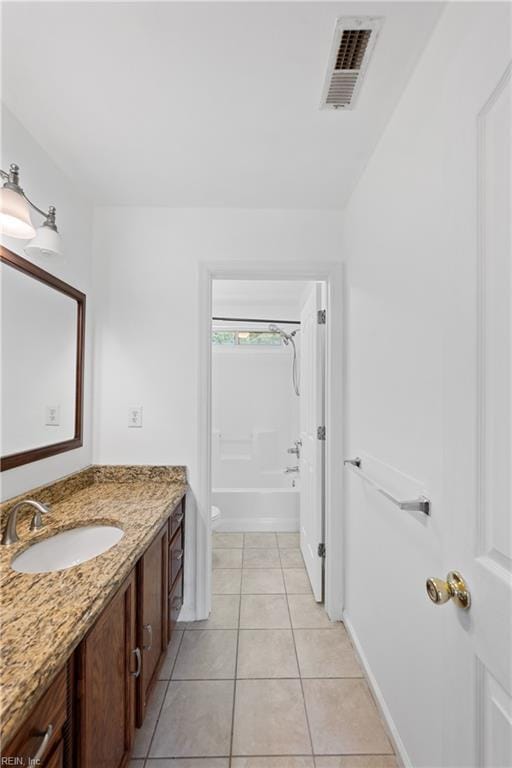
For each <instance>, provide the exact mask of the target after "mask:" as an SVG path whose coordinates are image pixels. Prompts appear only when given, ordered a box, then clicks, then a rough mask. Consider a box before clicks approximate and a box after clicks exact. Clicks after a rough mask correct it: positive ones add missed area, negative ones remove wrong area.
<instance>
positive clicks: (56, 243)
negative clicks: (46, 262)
mask: <svg viewBox="0 0 512 768" xmlns="http://www.w3.org/2000/svg"><path fill="white" fill-rule="evenodd" d="M24 250H25V253H26V254H27V256H62V240H61V239H60V235H59V233H58V232H56V231H55V230H54V229H52V228H51V227H48V226H46V225H45V224H43V225H42V226H41V227H38V228H37V229H36V236H35V237H34V239H33V240H31V241H30V243H27V245H26V246H25V248H24Z"/></svg>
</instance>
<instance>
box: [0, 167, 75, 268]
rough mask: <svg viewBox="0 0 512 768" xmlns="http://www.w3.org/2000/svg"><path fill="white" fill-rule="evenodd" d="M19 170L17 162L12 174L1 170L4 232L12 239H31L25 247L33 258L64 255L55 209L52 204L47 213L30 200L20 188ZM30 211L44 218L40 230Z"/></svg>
mask: <svg viewBox="0 0 512 768" xmlns="http://www.w3.org/2000/svg"><path fill="white" fill-rule="evenodd" d="M19 170H20V169H19V168H18V166H17V165H16V164H15V163H12V164H11V166H10V168H9V173H6V171H2V170H1V169H0V177H1V178H2V179H3V180H4V185H3V187H2V188H1V189H0V231H1V232H2V233H3V234H4V235H9V237H18V238H21V239H22V240H30V242H29V243H27V245H26V246H25V252H26V253H27V254H28V255H29V256H39V255H43V256H60V255H62V242H61V239H60V235H59V232H58V230H57V225H56V223H55V214H56V211H55V207H54V206H53V205H50V207H49V208H48V212H47V213H45V212H44V211H42V210H41V209H40V208H38V207H37V205H34V203H33V202H32V201H31V200H29V198H28V197H27V196H26V194H25V192H24V191H23V189H22V188H21V187H20V174H19ZM30 208H33V209H34V210H35V211H37V213H39V214H40V215H41V216H42V217H43V218H44V222H43V223H42V225H41V226H40V227H38V228H37V229H34V226H33V225H32V221H31V219H30Z"/></svg>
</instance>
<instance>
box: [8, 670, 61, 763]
mask: <svg viewBox="0 0 512 768" xmlns="http://www.w3.org/2000/svg"><path fill="white" fill-rule="evenodd" d="M66 718H67V670H66V668H64V669H63V670H61V672H59V674H58V675H57V677H56V679H55V680H54V681H53V683H52V684H51V686H50V687H49V688H48V690H47V691H46V693H45V694H44V695H43V697H42V698H41V699H40V700H39V701H38V703H37V704H36V706H35V707H34V709H33V710H32V712H31V713H30V715H29V716H28V717H27V719H26V720H25V722H24V723H23V725H22V727H21V728H20V730H19V731H18V733H17V734H16V736H15V737H14V739H13V740H12V741H11V743H10V744H9V746H8V748H7V749H6V750H2V757H3V758H8V757H11V758H18V759H20V758H23V760H24V762H23V763H22V762H18V763H16V765H30V764H31V763H30V760H33V759H34V758H35V757H37V758H38V759H39V762H37V765H40V766H45V768H46V766H47V765H51V766H52V768H53V765H54V764H53V763H52V762H51V761H48V755H52V752H53V750H54V749H55V747H56V745H58V743H59V742H61V745H60V746H61V748H62V730H63V727H64V723H65V722H66ZM52 758H53V755H52ZM32 765H36V763H32ZM55 765H59V763H55Z"/></svg>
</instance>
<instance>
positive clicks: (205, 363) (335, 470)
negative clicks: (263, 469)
mask: <svg viewBox="0 0 512 768" xmlns="http://www.w3.org/2000/svg"><path fill="white" fill-rule="evenodd" d="M214 280H301V281H309V280H311V281H322V282H324V283H325V284H326V295H327V307H328V313H327V325H326V330H327V333H326V387H325V427H326V434H327V440H326V446H325V448H326V451H325V517H324V521H325V548H326V558H325V592H324V598H325V600H324V604H325V610H326V611H327V614H328V616H329V618H330V619H331V620H332V621H339V620H341V618H342V615H343V607H344V606H343V600H344V590H343V581H344V578H343V577H344V557H343V552H344V535H343V517H344V516H343V508H344V505H343V496H344V483H343V472H342V468H343V438H344V426H343V425H344V419H343V415H344V393H345V386H344V336H345V334H344V316H345V302H344V281H343V264H342V262H318V263H311V262H303V261H286V262H272V263H270V262H251V261H248V262H239V261H237V262H235V261H228V262H218V261H205V262H200V264H199V344H198V349H199V382H198V394H199V402H198V467H199V477H198V481H199V482H198V488H197V494H196V501H197V520H196V584H195V618H196V619H205V618H207V617H208V615H209V613H210V610H211V589H212V573H211V559H212V551H211V549H212V547H211V512H210V510H211V490H212V471H211V457H212V402H211V401H212V349H211V317H212V284H213V281H214Z"/></svg>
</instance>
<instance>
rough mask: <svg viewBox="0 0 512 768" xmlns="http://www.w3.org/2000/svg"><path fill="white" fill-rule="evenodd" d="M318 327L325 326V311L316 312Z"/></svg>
mask: <svg viewBox="0 0 512 768" xmlns="http://www.w3.org/2000/svg"><path fill="white" fill-rule="evenodd" d="M317 319H318V325H325V323H326V322H327V311H326V310H325V309H319V310H318V312H317Z"/></svg>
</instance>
